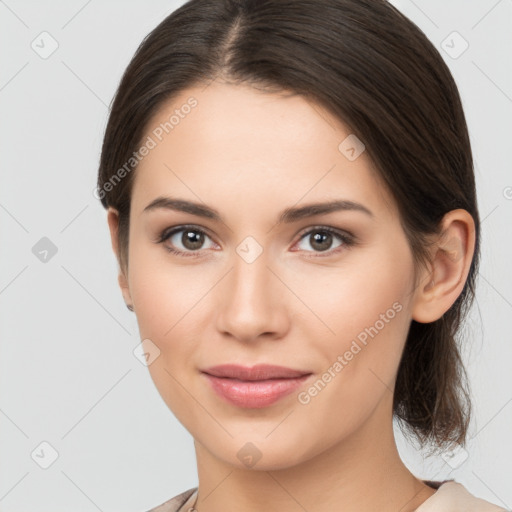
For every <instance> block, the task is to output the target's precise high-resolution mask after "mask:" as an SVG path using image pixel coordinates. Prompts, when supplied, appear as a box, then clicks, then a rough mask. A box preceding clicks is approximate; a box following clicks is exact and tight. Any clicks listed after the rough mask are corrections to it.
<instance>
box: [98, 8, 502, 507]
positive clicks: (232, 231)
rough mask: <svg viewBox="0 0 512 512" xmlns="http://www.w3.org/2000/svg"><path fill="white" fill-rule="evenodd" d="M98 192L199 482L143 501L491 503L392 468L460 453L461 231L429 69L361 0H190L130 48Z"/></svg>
mask: <svg viewBox="0 0 512 512" xmlns="http://www.w3.org/2000/svg"><path fill="white" fill-rule="evenodd" d="M98 197H99V198H100V199H101V201H102V204H103V206H104V207H105V208H107V209H108V224H109V228H110V233H111V238H112V246H113V249H114V251H115V253H116V256H117V258H118V261H119V268H120V272H119V285H120V288H121V291H122V293H123V296H124V299H125V301H126V303H127V306H128V307H129V308H130V309H131V310H133V311H134V312H135V313H136V315H137V321H138V325H139V330H140V336H141V339H142V340H143V342H142V346H143V350H144V354H145V357H146V360H147V364H148V367H149V371H150V373H151V377H152V379H153V381H154V382H155V385H156V387H157V388H158V390H159V392H160V394H161V396H162V398H163V399H164V401H165V402H166V404H167V405H168V407H169V408H170V410H171V411H172V412H173V413H174V414H175V415H176V417H177V418H178V420H179V421H180V422H181V423H182V424H183V425H184V427H185V428H186V429H187V430H188V431H189V432H190V433H191V435H192V436H193V438H194V443H195V449H196V459H197V467H198V478H199V485H198V487H197V488H193V489H189V490H188V491H185V492H184V493H182V494H180V495H179V496H176V497H174V498H173V499H171V500H169V501H167V502H166V503H164V504H162V505H161V506H159V507H156V508H154V509H152V510H153V511H159V512H164V511H165V512H170V511H175V510H180V511H185V510H189V509H192V510H197V511H199V512H211V511H220V510H223V511H225V510H240V511H244V512H253V511H273V510H279V511H281V512H283V511H295V510H308V511H315V512H324V511H327V510H329V511H332V510H337V509H343V510H344V511H358V512H360V511H366V510H368V511H370V510H371V511H374V510H379V511H381V512H383V511H384V512H387V511H389V512H391V511H393V512H394V511H401V512H412V511H418V512H433V511H440V510H446V511H448V510H450V511H451V510H465V511H469V510H472V511H473V510H474V511H499V510H505V509H502V508H500V507H498V506H496V505H493V504H491V503H489V502H487V501H484V500H481V499H478V498H476V497H475V496H473V495H471V494H470V493H469V491H468V490H467V489H466V488H465V487H464V486H463V485H462V484H460V483H457V482H455V481H454V480H451V481H444V482H443V481H436V480H435V479H434V477H432V480H421V479H419V478H417V477H416V476H415V475H413V474H412V473H411V472H410V471H409V469H408V468H407V467H406V466H405V464H404V463H403V462H402V460H401V458H400V456H399V454H398V451H397V447H396V443H395V439H394V435H393V418H397V420H399V422H400V425H401V427H402V428H403V429H404V431H405V432H406V433H409V434H411V435H413V436H415V438H417V439H418V440H419V441H420V444H421V446H422V447H425V446H430V447H431V448H432V450H433V451H447V450H460V449H463V448H462V447H463V446H464V444H465V439H466V434H467V428H468V423H469V419H470V402H469V392H468V390H467V386H466V381H465V374H464V368H463V366H462V364H461V358H460V354H459V349H458V346H457V343H456V340H455V335H456V333H457V331H458V329H459V326H460V325H461V323H462V321H463V318H464V315H465V313H466V312H467V310H468V308H469V306H470V305H471V301H472V299H473V295H474V287H475V275H476V272H477V268H478V261H479V240H480V224H479V215H478V208H477V203H476V193H475V182H474V175H473V164H472V155H471V147H470V143H469V138H468V133H467V127H466V122H465V118H464V113H463V110H462V107H461V102H460V98H459V95H458V91H457V88H456V86H455V83H454V81H453V78H452V76H451V74H450V72H449V70H448V68H447V67H446V65H445V64H444V62H443V60H442V58H441V57H440V56H439V54H438V52H437V51H436V50H435V48H434V47H433V46H432V45H431V43H430V42H429V41H428V39H427V38H426V37H425V35H424V34H423V33H422V32H421V31H420V30H419V29H418V28H417V27H416V26H415V25H414V24H413V23H411V22H410V21H409V20H407V19H406V18H405V17H404V16H402V15H401V14H400V13H399V12H398V11H397V10H396V9H395V8H393V7H392V6H391V5H390V4H388V3H387V2H384V1H380V0H322V1H317V0H315V1H313V0H299V1H297V0H293V1H292V0H257V1H256V0H238V1H236V0H201V1H199V0H191V1H189V2H187V3H186V4H185V5H183V6H181V7H180V8H179V9H177V10H176V11H175V12H173V13H172V14H171V15H170V16H169V17H167V18H166V19H165V20H164V21H163V22H162V23H161V24H160V25H159V26H158V27H156V28H155V29H154V30H153V31H152V32H151V33H150V34H149V35H148V37H147V38H146V39H145V40H144V41H143V42H142V44H141V45H140V47H139V48H138V50H137V52H136V54H135V56H134V57H133V59H132V61H131V63H130V64H129V66H128V68H127V70H126V72H125V74H124V76H123V79H122V81H121V83H120V86H119V89H118V91H117V93H116V97H115V100H114V102H113V105H112V110H111V114H110V118H109V122H108V125H107V128H106V133H105V138H104V143H103V149H102V155H101V162H100V169H99V177H98Z"/></svg>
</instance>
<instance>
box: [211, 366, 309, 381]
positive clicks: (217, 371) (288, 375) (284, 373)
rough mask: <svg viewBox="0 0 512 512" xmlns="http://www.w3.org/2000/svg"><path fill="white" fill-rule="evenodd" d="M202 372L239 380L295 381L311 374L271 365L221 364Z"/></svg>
mask: <svg viewBox="0 0 512 512" xmlns="http://www.w3.org/2000/svg"><path fill="white" fill-rule="evenodd" d="M202 371H203V373H207V374H208V375H212V376H214V377H224V378H228V379H239V380H266V379H293V378H296V377H302V376H303V375H309V374H310V373H311V372H308V371H303V370H294V369H293V368H286V367H285V366H275V365H271V364H257V365H255V366H251V367H249V366H240V365H237V364H221V365H219V366H212V367H211V368H207V369H206V370H202Z"/></svg>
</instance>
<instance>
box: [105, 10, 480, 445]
mask: <svg viewBox="0 0 512 512" xmlns="http://www.w3.org/2000/svg"><path fill="white" fill-rule="evenodd" d="M214 79H222V80H224V81H225V82H228V83H233V84H242V83H247V84H249V85H251V86H253V87H257V88H260V89H261V90H263V91H269V92H277V91H291V92H294V93H296V94H300V95H303V96H304V97H307V98H308V99H310V100H314V101H316V102H317V103H318V104H319V105H322V106H324V107H325V108H327V109H328V111H330V112H331V113H332V114H334V115H335V116H337V117H338V118H339V119H340V120H341V121H342V122H343V123H345V125H346V126H348V127H349V128H350V130H351V132H352V133H354V134H355V135H356V136H357V137H359V139H361V140H362V141H363V142H364V144H365V146H366V151H367V152H368V154H369V156H370V158H371V160H372V162H373V163H374V165H375V168H376V170H377V172H378V173H379V175H380V176H381V177H382V178H383V179H384V181H385V183H386V184H387V186H388V187H389V191H390V193H391V194H392V196H393V198H394V199H395V201H396V204H397V206H398V209H399V212H400V216H401V223H402V226H403V229H404V232H405V234H406V236H407V240H408V242H409V244H410V247H411V251H412V254H413V256H414V262H415V268H418V265H419V264H423V263H425V261H427V248H428V242H427V240H428V237H427V235H431V234H439V232H440V221H441V219H442V217H443V215H444V214H445V213H447V212H448V211H450V210H452V209H457V208H462V209H465V210H467V211H468V212H469V213H470V214H471V215H472V217H473V219H474V222H475V228H476V245H475V252H474V256H473V260H472V263H471V267H470V270H469V275H468V278H467V280H466V283H465V285H464V288H463V290H462V293H461V294H460V295H459V297H458V298H457V300H456V301H455V303H454V304H453V305H452V307H451V308H450V309H449V310H448V311H447V312H446V313H445V314H444V315H443V316H442V317H441V318H440V319H438V320H437V321H435V322H432V323H428V324H422V323H418V322H416V321H414V320H412V322H411V326H410V330H409V333H408V337H407V341H406V345H405V349H404V351H403V354H402V358H401V361H400V366H399V369H398V375H397V381H396V386H395V392H394V404H393V412H394V415H395V417H396V418H397V419H398V420H399V424H400V427H401V428H402V431H404V428H403V427H406V428H405V432H404V433H406V434H407V433H408V431H409V432H411V433H412V434H413V435H414V436H415V437H416V439H418V440H419V441H420V444H421V446H422V447H424V446H425V445H427V444H428V443H432V444H433V445H435V446H436V447H437V448H438V449H443V448H445V447H447V446H448V445H450V446H451V445H452V443H459V444H461V445H465V442H466V435H467V429H468V425H469V421H470V411H471V400H470V394H469V391H468V389H467V377H466V373H465V370H464V367H463V364H462V361H461V357H460V352H459V348H458V345H457V340H456V334H457V331H458V330H459V326H460V323H461V320H462V319H463V318H464V316H465V315H466V313H467V311H468V310H469V307H470V306H471V303H472V301H473V298H474V293H475V289H474V287H475V277H476V273H477V268H478V262H479V247H480V221H479V215H478V209H477V203H476V191H475V179H474V173H473V161H472V154H471V147H470V141H469V136H468V131H467V126H466V121H465V117H464V112H463V109H462V105H461V100H460V97H459V93H458V90H457V87H456V84H455V82H454V80H453V78H452V75H451V73H450V71H449V69H448V67H447V66H446V64H445V63H444V61H443V59H442V58H441V56H440V55H439V53H438V51H437V50H436V49H435V48H434V46H433V45H432V44H431V43H430V41H429V40H428V39H427V37H426V36H425V35H424V34H423V32H422V31H421V30H420V29H419V28H418V27H417V26H416V25H415V24H414V23H412V22H411V21H410V20H408V19H407V18H406V17H405V16H403V15H402V14H401V13H400V12H399V11H398V10H397V9H395V8H394V7H393V6H392V5H391V4H389V3H388V2H386V1H384V0H190V1H188V2H187V3H185V4H184V5H182V6H181V7H179V8H178V9H177V10H175V11H174V12H173V13H171V15H169V16H168V17H167V18H165V19H164V20H163V21H162V22H161V23H160V24H159V25H158V26H157V27H156V28H155V29H154V30H153V31H152V32H151V33H149V34H148V35H147V37H146V38H145V39H144V41H143V42H142V43H141V44H140V46H139V48H138V49H137V51H136V53H135V55H134V57H133V59H132V60H131V62H130V64H129V65H128V67H127V69H126V71H125V73H124V75H123V77H122V79H121V82H120V85H119V88H118V90H117V92H116V95H115V98H114V100H113V104H112V108H111V113H110V117H109V120H108V124H107V127H106V131H105V137H104V141H103V147H102V153H101V160H100V166H99V174H98V187H97V191H96V192H97V193H98V197H99V198H100V199H101V202H102V204H103V206H104V207H108V206H112V207H114V208H115V209H117V210H118V212H119V247H120V264H121V267H122V268H123V269H125V268H127V266H128V261H127V256H128V232H129V213H130V197H131V188H132V183H133V176H134V173H133V172H130V171H131V170H132V169H133V170H134V169H135V168H136V162H134V159H133V158H132V159H131V157H132V155H133V154H134V152H135V151H137V149H138V147H139V145H140V143H141V140H142V139H143V136H144V134H145V130H146V129H147V127H148V123H149V121H150V120H151V118H152V117H153V115H154V114H155V113H156V112H157V111H158V109H159V108H160V107H161V106H162V104H163V103H164V102H167V101H168V100H169V99H171V98H172V97H173V96H175V95H176V94H178V93H179V92H181V91H183V90H185V89H186V88H188V87H192V86H195V85H198V84H200V83H207V82H208V81H210V80H214ZM126 162H130V163H131V165H130V167H127V166H126V165H124V167H123V169H125V172H123V173H120V172H119V171H120V170H121V169H120V168H121V166H123V164H125V163H126ZM121 174H122V177H120V176H121ZM416 284H417V283H416ZM434 451H436V450H434Z"/></svg>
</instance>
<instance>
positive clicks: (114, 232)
mask: <svg viewBox="0 0 512 512" xmlns="http://www.w3.org/2000/svg"><path fill="white" fill-rule="evenodd" d="M107 221H108V227H109V230H110V242H111V244H112V250H113V251H114V254H115V255H116V259H117V263H118V265H119V274H118V278H117V280H118V283H119V288H120V289H121V293H122V294H123V298H124V301H125V303H126V305H127V306H128V309H130V308H133V302H132V297H131V295H130V287H129V284H128V278H127V276H126V275H125V273H124V271H123V268H122V266H121V260H120V257H119V239H118V232H119V212H118V211H117V210H116V209H115V208H112V207H111V206H110V207H109V208H108V210H107ZM132 310H133V309H132Z"/></svg>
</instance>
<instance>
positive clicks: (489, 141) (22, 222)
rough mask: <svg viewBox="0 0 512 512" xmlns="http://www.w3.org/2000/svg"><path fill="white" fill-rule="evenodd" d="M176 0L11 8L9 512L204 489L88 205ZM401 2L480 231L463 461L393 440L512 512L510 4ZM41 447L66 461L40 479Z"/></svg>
mask: <svg viewBox="0 0 512 512" xmlns="http://www.w3.org/2000/svg"><path fill="white" fill-rule="evenodd" d="M181 3H182V2H176V1H175V2H169V1H163V0H150V1H130V2H126V1H120V0H117V1H109V2H105V1H103V2H100V1H98V0H92V1H91V0H90V1H88V2H86V1H84V0H73V1H69V0H68V1H66V2H64V1H57V0H52V1H46V2H36V1H20V0H6V1H0V39H1V48H2V61H1V76H0V108H1V125H0V126H1V133H0V144H1V149H0V154H1V163H2V175H1V176H2V181H1V187H0V237H1V238H0V250H1V260H0V261H1V266H0V307H1V310H0V311H1V323H0V339H1V357H0V450H1V455H0V510H1V511H2V512H14V511H25V512H26V511H31V512H32V511H34V512H36V511H50V510H51V511H53V512H59V511H66V512H67V511H69V510H74V511H84V512H89V511H91V512H93V511H95V510H101V511H126V512H132V511H133V512H136V511H137V512H143V511H145V510H147V509H148V508H150V507H152V506H155V505H157V504H159V503H161V502H163V501H165V500H167V499H169V498H170V497H172V496H174V495H175V494H178V493H179V492H182V491H184V490H185V489H188V488H190V487H193V486H195V485H196V484H197V480H196V465H195V455H194V450H193V443H192V438H191V436H190V435H189V434H188V432H187V431H186V430H185V429H184V428H183V427H182V426H181V424H180V423H178V421H177V420H176V419H175V418H174V416H173V415H172V413H170V412H169V410H168V409H167V407H166V406H165V404H164V402H163V401H162V400H161V398H160V396H159V394H158V392H157V390H156V388H155V387H154V385H153V383H152V381H151V379H150V377H149V373H148V371H147V368H145V367H144V366H143V365H142V364H141V363H140V362H139V361H138V360H137V359H136V358H135V357H134V355H133V353H132V351H133V349H134V348H135V347H136V345H137V344H138V343H139V341H140V340H139V338H138V330H137V325H136V322H135V317H134V315H133V313H130V312H128V310H127V309H126V308H125V306H124V302H123V300H122V297H121V294H120V292H119V290H118V288H117V281H116V278H117V264H116V261H115V259H114V256H113V254H112V252H111V247H110V240H109V235H108V229H107V223H106V215H105V211H104V210H103V208H102V207H101V205H100V203H99V201H97V200H96V199H95V198H94V197H93V195H92V190H93V187H94V185H95V181H96V171H97V164H98V159H99V152H100V146H101V141H102V136H103V131H104V128H105V124H106V119H107V112H108V105H109V103H110V100H111V98H112V96H113V94H114V91H115V89H116V86H117V84H118V82H119V79H120V77H121V74H122V72H123V71H124V69H125V67H126V65H127V64H128V62H129V60H130V58H131V57H132V55H133V53H134V51H135V49H136V48H137V46H138V45H139V43H140V42H141V40H142V39H143V37H144V36H145V35H146V34H147V33H148V32H149V31H150V30H151V29H153V28H154V27H155V26H156V25H157V24H158V23H159V22H160V21H161V20H162V19H163V18H164V17H165V16H166V15H168V14H169V13H170V12H171V11H173V10H174V9H175V8H176V7H178V5H181ZM393 3H394V4H395V5H396V6H397V7H399V8H400V9H401V10H402V11H403V12H404V13H405V14H406V15H407V16H408V17H410V18H411V19H412V20H413V21H414V22H416V23H417V24H418V25H419V26H420V27H421V28H422V29H423V30H424V31H425V33H426V34H427V36H428V37H429V38H430V39H431V41H432V42H433V43H434V44H435V46H436V47H437V48H438V49H440V51H441V54H442V55H443V57H444V59H445V60H446V62H447V63H448V65H449V66H450V68H451V70H452V72H453V74H454V76H455V79H456V81H457V84H458V85H459V88H460V92H461V96H462V99H463V102H464V106H465V110H466V115H467V120H468V124H469V129H470V135H471V140H472V144H473V149H474V157H475V162H476V169H475V172H476V177H477V186H478V195H479V206H480V212H481V217H482V220H483V224H482V229H483V249H482V266H481V272H480V275H479V285H478V296H477V303H476V305H475V307H474V308H473V310H472V314H471V318H470V321H469V322H468V324H467V329H466V332H467V335H468V338H467V345H466V348H465V352H464V359H465V361H466V364H467V367H468V370H469V375H470V378H471V382H472V389H473V395H474V405H475V410H476V414H475V417H474V421H473V425H472V431H471V434H470V437H472V439H471V441H470V443H469V447H468V453H467V454H465V453H463V452H460V453H455V454H445V458H443V457H434V458H431V459H429V460H427V461H423V460H422V458H421V454H420V453H417V452H416V450H415V449H414V448H413V447H412V446H411V445H409V444H407V443H406V442H405V441H404V439H403V437H402V435H401V433H400V432H399V431H398V430H397V431H396V432H397V440H398V443H399V447H400V452H401V454H402V455H403V457H404V459H405V461H406V463H407V464H408V465H409V467H410V468H411V470H412V471H413V472H415V474H417V475H418V476H420V477H423V478H430V479H436V480H441V479H445V478H455V479H456V480H457V481H459V482H461V483H463V484H464V485H466V487H467V488H468V489H469V490H470V491H471V492H472V493H474V494H476V495H477V496H480V497H482V498H485V499H488V500H490V501H492V502H494V503H498V504H500V505H502V506H505V507H506V508H512V489H511V487H510V482H511V476H512V470H511V463H510V461H511V460H512V442H511V440H510V435H511V425H512V375H511V373H512V372H511V371H510V361H511V360H512V336H511V334H510V327H509V319H510V316H511V314H512V291H511V290H512V277H511V275H512V274H511V271H510V262H511V261H512V257H511V256H512V247H511V237H510V233H511V228H510V226H511V220H512V188H511V187H512V172H511V167H510V165H511V145H512V144H511V141H512V130H511V123H510V118H511V115H512V73H511V69H512V68H511V48H512V1H511V0H500V1H497V0H485V1H484V0H479V1H477V0H473V1H467V0H457V1H445V0H436V1H426V0H422V1H420V0H416V1H415V2H413V1H412V0H396V1H394V2H393ZM43 31H47V32H48V33H49V34H51V37H52V38H54V39H55V40H56V41H57V43H58V48H57V50H56V51H55V52H54V53H53V54H52V55H51V56H49V57H48V58H46V59H43V58H41V57H40V55H39V54H38V53H36V52H35V51H34V50H33V49H32V48H31V43H32V41H34V40H35V43H34V44H39V46H40V47H42V46H43V44H44V46H45V48H46V49H48V48H50V40H49V39H45V40H44V42H41V37H46V38H48V36H39V35H40V34H41V32H43ZM453 31H457V32H458V33H459V34H460V35H461V36H462V37H463V38H464V39H465V40H466V41H467V42H468V43H469V48H468V49H467V50H466V51H465V52H464V53H462V54H461V55H460V56H458V58H453V57H452V56H450V55H449V54H448V53H446V52H445V50H444V49H443V45H446V44H448V45H450V46H452V47H453V48H452V49H451V50H450V51H451V52H452V54H453V52H458V51H460V49H461V48H462V47H461V46H460V45H461V43H462V41H461V40H460V39H453V37H457V36H450V34H451V33H452V32H453ZM448 36H450V37H449V38H448V39H446V38H447V37H448ZM443 41H446V42H445V43H443ZM42 237H48V238H49V239H50V240H51V241H52V242H53V244H55V246H56V247H57V249H58V251H57V253H56V254H55V255H54V256H53V257H50V255H49V256H48V257H47V259H48V261H47V262H45V263H44V262H42V261H40V260H39V259H38V258H37V257H36V256H35V255H34V253H33V252H32V248H33V247H34V245H35V244H36V243H37V242H38V241H39V240H40V239H41V238H42ZM43 441H46V442H47V443H49V444H50V445H51V446H52V447H53V449H54V450H56V452H58V458H57V459H56V460H55V462H54V463H53V464H51V465H50V466H49V467H48V468H47V469H43V468H42V467H40V465H41V464H45V463H49V462H51V460H50V458H49V457H51V449H50V448H48V447H47V446H46V447H45V445H43V446H41V443H42V442H43ZM34 450H35V452H34ZM33 453H34V455H33V457H32V456H31V454H33ZM466 456H467V458H466V459H465V460H464V457H466Z"/></svg>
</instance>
